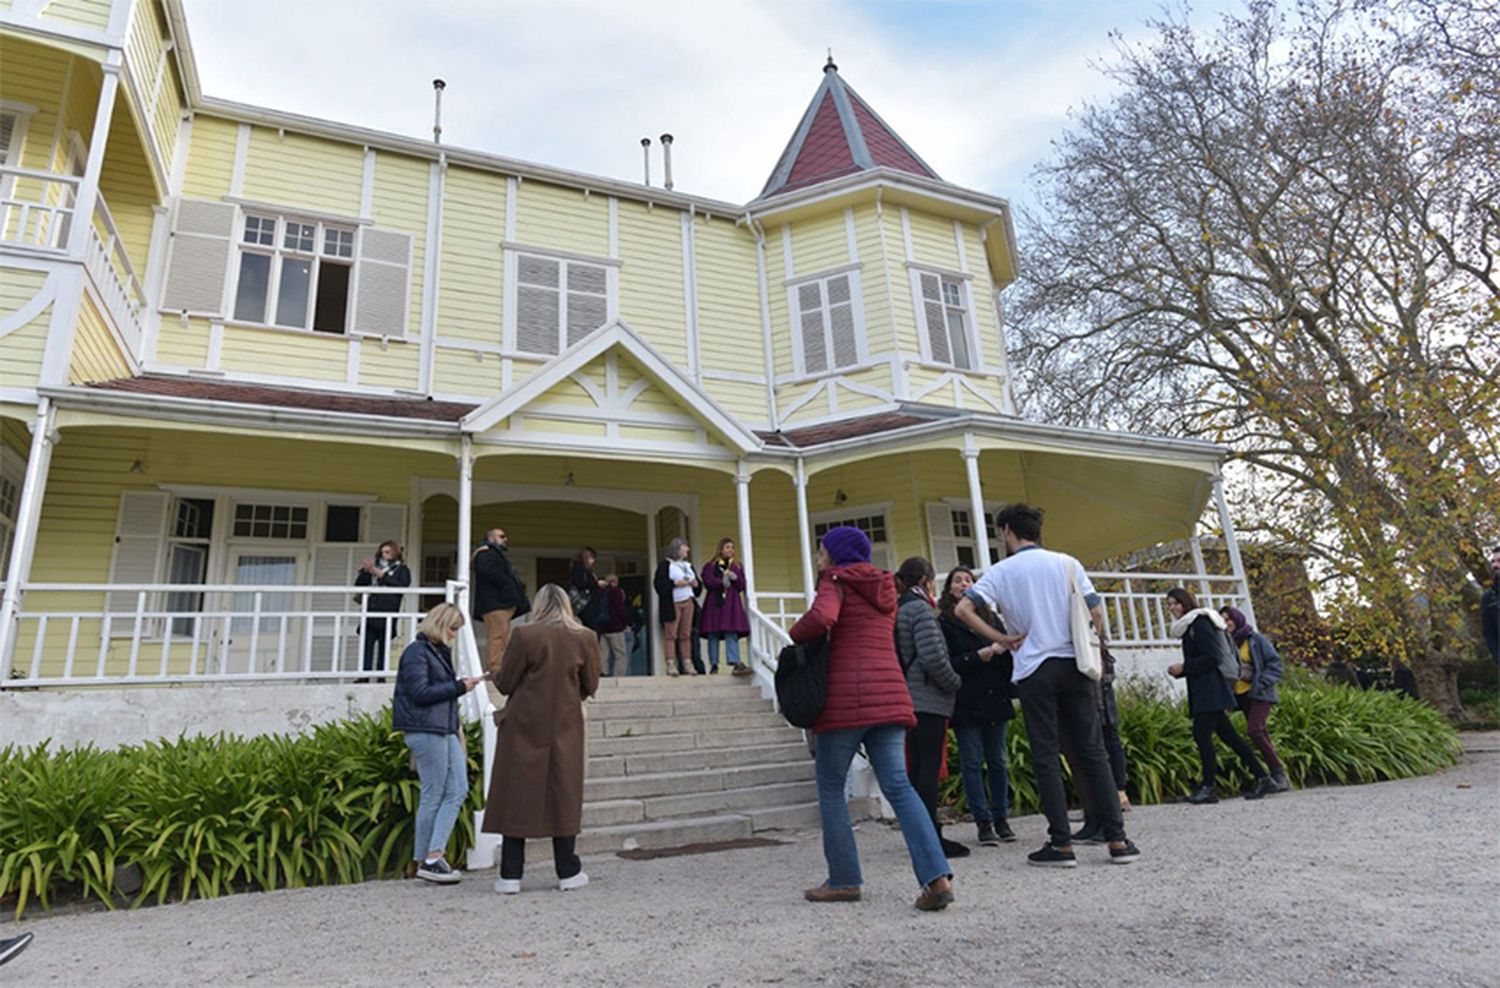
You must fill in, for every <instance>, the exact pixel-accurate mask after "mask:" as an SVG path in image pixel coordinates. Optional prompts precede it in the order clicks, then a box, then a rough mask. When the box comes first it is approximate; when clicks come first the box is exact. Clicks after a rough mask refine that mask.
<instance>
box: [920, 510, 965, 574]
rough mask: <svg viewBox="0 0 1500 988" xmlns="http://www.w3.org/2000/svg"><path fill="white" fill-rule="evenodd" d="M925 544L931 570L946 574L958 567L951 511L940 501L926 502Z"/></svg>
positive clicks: (956, 543) (956, 544) (956, 545)
mask: <svg viewBox="0 0 1500 988" xmlns="http://www.w3.org/2000/svg"><path fill="white" fill-rule="evenodd" d="M927 542H928V545H929V546H930V547H931V549H932V568H933V569H935V570H937V571H938V572H939V573H946V572H948V570H950V569H952V568H953V567H955V566H957V565H958V541H957V539H955V538H954V537H953V509H952V508H951V507H949V506H948V505H947V504H946V503H945V502H942V501H929V502H927Z"/></svg>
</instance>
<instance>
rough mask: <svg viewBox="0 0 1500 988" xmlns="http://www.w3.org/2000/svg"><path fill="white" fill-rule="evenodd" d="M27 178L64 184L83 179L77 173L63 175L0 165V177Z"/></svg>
mask: <svg viewBox="0 0 1500 988" xmlns="http://www.w3.org/2000/svg"><path fill="white" fill-rule="evenodd" d="M5 177H12V178H29V179H36V180H38V181H42V182H61V183H62V184H64V185H77V184H78V183H79V182H81V181H83V180H82V179H81V178H79V177H78V176H77V175H65V174H63V173H62V172H44V171H38V170H37V169H35V168H22V167H20V166H19V165H0V178H5Z"/></svg>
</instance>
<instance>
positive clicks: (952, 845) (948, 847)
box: [938, 834, 969, 858]
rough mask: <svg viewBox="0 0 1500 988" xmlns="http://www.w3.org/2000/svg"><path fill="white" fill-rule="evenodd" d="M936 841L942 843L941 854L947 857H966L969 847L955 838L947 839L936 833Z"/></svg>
mask: <svg viewBox="0 0 1500 988" xmlns="http://www.w3.org/2000/svg"><path fill="white" fill-rule="evenodd" d="M938 842H939V843H940V844H942V845H943V856H944V857H948V858H967V857H968V856H969V848H968V847H967V846H966V845H964V844H960V843H959V842H958V841H956V840H949V839H948V838H946V837H944V836H943V835H942V834H938Z"/></svg>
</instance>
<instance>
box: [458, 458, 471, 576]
mask: <svg viewBox="0 0 1500 988" xmlns="http://www.w3.org/2000/svg"><path fill="white" fill-rule="evenodd" d="M461 443H462V445H461V447H460V448H459V452H458V570H457V575H458V578H459V579H460V580H462V581H463V582H464V583H465V584H467V583H468V582H469V553H470V551H472V548H473V545H474V439H473V437H472V436H470V435H468V434H467V433H465V434H464V437H463V439H462V440H461Z"/></svg>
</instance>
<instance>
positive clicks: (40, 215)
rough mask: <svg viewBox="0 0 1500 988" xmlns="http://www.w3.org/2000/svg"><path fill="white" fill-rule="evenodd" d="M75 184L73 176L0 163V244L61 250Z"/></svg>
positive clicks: (64, 241) (76, 186)
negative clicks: (1, 164)
mask: <svg viewBox="0 0 1500 988" xmlns="http://www.w3.org/2000/svg"><path fill="white" fill-rule="evenodd" d="M78 183H79V179H78V178H77V177H76V176H73V175H59V174H56V173H54V172H44V171H37V170H36V169H33V168H16V167H11V166H0V243H7V244H18V245H20V246H23V247H34V248H40V249H42V250H56V251H61V250H63V249H64V248H65V247H66V246H67V241H68V225H69V224H70V223H71V222H72V219H73V203H74V201H75V200H76V199H77V197H78Z"/></svg>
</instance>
